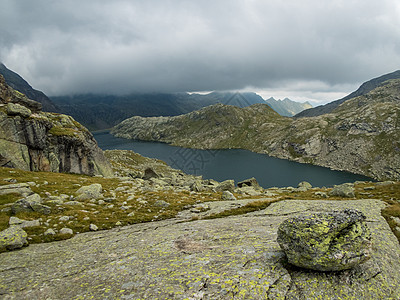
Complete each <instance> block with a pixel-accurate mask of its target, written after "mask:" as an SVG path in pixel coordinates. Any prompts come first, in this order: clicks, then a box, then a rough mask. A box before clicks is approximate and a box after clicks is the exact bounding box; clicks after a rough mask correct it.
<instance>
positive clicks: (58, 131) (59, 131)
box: [49, 126, 78, 136]
mask: <svg viewBox="0 0 400 300" xmlns="http://www.w3.org/2000/svg"><path fill="white" fill-rule="evenodd" d="M49 133H50V134H52V135H54V136H65V135H66V136H75V134H76V133H78V130H76V129H73V128H68V127H61V126H53V127H52V128H51V129H50V130H49Z"/></svg>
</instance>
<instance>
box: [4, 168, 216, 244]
mask: <svg viewBox="0 0 400 300" xmlns="http://www.w3.org/2000/svg"><path fill="white" fill-rule="evenodd" d="M15 180H16V181H17V182H18V183H24V182H34V183H35V184H34V185H32V186H31V189H32V191H33V192H35V193H38V194H39V195H40V196H41V197H42V199H43V200H44V204H45V205H47V206H50V207H51V213H50V214H49V215H41V214H39V213H36V212H29V213H18V214H16V217H18V218H20V219H23V220H38V219H39V220H40V223H41V225H40V226H36V227H32V228H26V232H27V233H28V239H29V242H30V243H41V242H49V241H54V240H60V239H65V238H70V237H71V236H68V235H61V234H59V233H58V232H59V231H60V229H61V228H64V227H67V228H70V229H72V230H73V231H74V233H82V232H87V231H89V230H90V229H89V226H90V224H94V225H96V226H97V227H98V229H99V230H105V229H110V228H114V227H116V226H119V225H129V224H136V223H142V222H151V221H158V220H163V219H168V218H173V217H175V216H176V214H177V213H178V212H180V211H182V210H184V209H186V208H187V207H188V206H191V205H194V204H196V203H200V202H206V201H217V200H220V199H221V194H220V193H209V192H204V193H191V192H188V191H182V192H177V191H174V190H172V189H171V190H160V191H151V190H149V191H147V190H141V189H137V188H136V187H135V186H134V183H135V182H134V181H132V182H128V183H126V182H121V181H120V180H119V179H117V178H100V177H90V176H86V175H78V174H62V173H48V172H29V171H23V170H16V169H8V168H0V185H5V184H10V181H15ZM94 183H100V184H101V185H102V187H103V193H102V194H103V196H104V197H102V198H100V199H88V200H82V201H79V204H78V205H74V204H73V203H72V204H71V205H67V204H65V203H64V204H57V203H50V202H48V201H51V200H52V197H64V198H65V199H64V202H66V201H70V200H74V199H73V197H74V196H76V191H77V190H78V189H79V188H80V187H81V186H87V185H91V184H94ZM119 187H120V188H123V189H120V190H118V189H117V188H119ZM63 195H66V196H63ZM20 198H22V196H20V195H18V194H9V195H2V196H0V231H1V230H4V229H6V228H7V227H8V221H9V218H10V216H11V212H10V211H9V210H8V209H9V207H10V204H11V203H13V202H15V201H16V200H18V199H20ZM160 200H163V201H165V202H167V203H168V204H169V206H167V207H160V206H157V201H160ZM1 210H4V211H1ZM117 224H118V225H117ZM48 229H53V230H54V231H56V232H57V234H56V235H44V233H45V231H46V230H48ZM24 230H25V229H24Z"/></svg>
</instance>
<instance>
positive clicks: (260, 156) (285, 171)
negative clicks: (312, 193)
mask: <svg viewBox="0 0 400 300" xmlns="http://www.w3.org/2000/svg"><path fill="white" fill-rule="evenodd" d="M92 133H93V135H94V137H95V139H96V141H97V142H98V144H99V147H100V148H102V149H103V150H112V149H118V150H133V151H134V152H137V153H139V154H141V155H143V156H147V157H152V158H157V159H161V160H163V161H165V162H166V163H167V164H168V165H170V166H171V167H173V168H176V169H180V170H182V171H183V172H185V173H188V174H193V175H202V176H203V177H204V178H206V179H215V180H218V181H223V180H227V179H234V180H235V181H237V182H238V181H241V180H244V179H247V178H251V177H255V178H256V179H257V180H258V181H259V183H260V185H261V186H262V187H264V188H269V187H286V186H297V184H298V183H299V182H301V181H309V182H310V183H311V184H312V185H313V186H321V187H322V186H327V187H332V186H333V185H336V184H342V183H345V182H355V181H375V180H374V179H372V178H369V177H366V176H363V175H359V174H353V173H350V172H347V171H342V170H333V169H329V168H326V167H321V166H315V165H311V164H305V163H298V162H294V161H290V160H285V159H281V158H275V157H271V156H268V155H267V154H264V153H256V152H253V151H250V150H246V149H207V150H205V149H193V148H183V147H179V146H174V145H170V144H168V143H160V142H154V141H140V140H130V139H123V138H117V137H115V136H113V135H112V134H110V132H109V130H101V131H96V132H92ZM217 156H218V158H217Z"/></svg>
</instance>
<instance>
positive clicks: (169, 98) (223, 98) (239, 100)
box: [0, 64, 311, 130]
mask: <svg viewBox="0 0 400 300" xmlns="http://www.w3.org/2000/svg"><path fill="white" fill-rule="evenodd" d="M0 74H2V75H3V76H4V78H5V80H6V82H7V84H8V85H10V86H11V87H12V88H14V89H15V90H18V91H20V92H21V93H23V94H25V95H27V97H28V98H30V99H33V100H36V101H38V102H40V103H42V106H43V110H44V111H49V112H58V113H62V114H67V115H70V116H72V117H74V118H75V119H76V120H77V121H78V122H80V123H82V124H83V125H85V126H86V127H87V128H89V129H90V130H101V129H108V128H111V127H113V126H115V125H117V124H118V123H120V122H122V121H123V120H125V119H127V118H130V117H132V116H143V117H154V116H177V115H181V114H185V113H188V112H191V111H194V110H198V109H200V108H202V107H206V106H209V105H213V104H217V103H223V104H229V105H234V106H237V107H246V106H249V105H252V104H256V103H268V105H270V106H271V107H272V108H273V109H274V110H276V111H277V112H278V113H280V114H282V115H284V116H293V115H295V114H296V113H298V112H300V111H302V110H304V109H307V108H310V107H311V105H310V104H309V103H299V102H295V101H292V100H290V99H287V98H286V99H284V100H275V99H274V98H270V99H268V100H266V101H264V99H263V98H262V97H261V96H259V95H257V94H256V93H251V92H244V93H238V92H236V93H233V92H211V93H208V94H199V93H147V94H137V93H136V94H130V95H123V96H118V95H98V94H85V95H73V96H55V97H51V100H50V99H49V98H48V97H47V96H46V95H45V94H44V93H43V92H41V91H37V90H35V89H33V88H32V87H31V86H30V85H29V84H28V83H27V82H26V81H25V80H24V79H23V78H22V77H21V76H20V75H18V74H17V73H15V72H13V71H11V70H9V69H8V68H7V67H6V66H5V65H4V64H0Z"/></svg>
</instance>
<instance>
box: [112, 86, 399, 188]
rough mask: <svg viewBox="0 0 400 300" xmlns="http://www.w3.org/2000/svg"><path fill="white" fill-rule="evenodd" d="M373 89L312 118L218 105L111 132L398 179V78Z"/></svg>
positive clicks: (133, 121)
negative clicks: (241, 151) (246, 151)
mask: <svg viewBox="0 0 400 300" xmlns="http://www.w3.org/2000/svg"><path fill="white" fill-rule="evenodd" d="M373 82H377V81H373ZM376 85H377V86H376V87H375V88H374V89H372V90H370V91H369V92H365V89H364V92H363V93H362V95H360V96H356V97H353V98H350V99H348V100H345V101H344V102H342V103H341V104H339V105H337V106H336V108H334V109H332V110H330V113H327V114H321V115H319V116H316V117H303V118H288V117H283V116H280V115H279V114H278V113H276V112H275V111H273V110H272V109H271V108H270V107H269V106H268V105H266V104H254V105H252V106H249V107H246V108H239V107H234V106H227V105H223V104H218V105H214V106H209V107H205V108H203V109H201V110H199V111H195V112H191V113H188V114H186V115H181V116H176V117H159V118H143V117H133V118H130V119H127V120H125V121H124V122H122V123H120V124H119V125H117V126H116V127H114V129H113V130H112V131H111V133H112V134H114V135H116V136H118V137H122V138H130V139H139V140H146V141H161V142H166V143H171V144H173V145H177V146H183V147H188V148H200V149H226V148H241V149H248V150H251V151H254V152H259V153H265V154H268V155H270V156H275V157H279V158H283V159H289V160H294V161H298V162H302V163H311V164H315V165H320V166H324V167H329V168H331V169H336V170H346V171H349V172H352V173H358V174H363V175H366V176H369V177H372V178H375V179H379V180H383V179H396V180H399V179H400V79H390V80H387V81H383V82H381V83H378V84H376ZM365 86H366V85H364V87H365ZM367 86H368V85H367ZM360 89H361V88H360ZM360 89H359V90H360ZM361 90H362V89H361ZM355 94H360V93H358V92H357V93H355ZM355 94H353V95H355Z"/></svg>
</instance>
